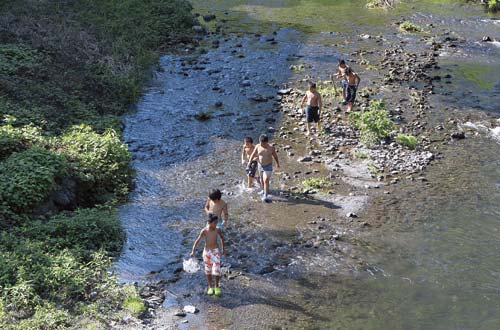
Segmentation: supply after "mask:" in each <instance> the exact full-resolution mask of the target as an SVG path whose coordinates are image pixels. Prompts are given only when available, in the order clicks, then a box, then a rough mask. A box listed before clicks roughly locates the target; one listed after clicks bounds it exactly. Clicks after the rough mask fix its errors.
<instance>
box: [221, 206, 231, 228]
mask: <svg viewBox="0 0 500 330" xmlns="http://www.w3.org/2000/svg"><path fill="white" fill-rule="evenodd" d="M222 215H223V220H222V223H223V224H225V223H226V221H227V220H228V219H229V212H228V211H227V203H226V204H225V205H224V208H223V209H222Z"/></svg>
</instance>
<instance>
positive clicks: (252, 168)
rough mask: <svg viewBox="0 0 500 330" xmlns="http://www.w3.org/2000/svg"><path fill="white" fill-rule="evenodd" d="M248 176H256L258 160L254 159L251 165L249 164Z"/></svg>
mask: <svg viewBox="0 0 500 330" xmlns="http://www.w3.org/2000/svg"><path fill="white" fill-rule="evenodd" d="M246 172H247V176H249V177H251V178H255V172H257V161H256V160H253V161H252V162H251V163H250V165H248V167H247V169H246Z"/></svg>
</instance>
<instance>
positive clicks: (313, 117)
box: [300, 83, 323, 135]
mask: <svg viewBox="0 0 500 330" xmlns="http://www.w3.org/2000/svg"><path fill="white" fill-rule="evenodd" d="M306 101H307V106H306V119H307V133H306V135H309V134H311V123H312V122H315V123H316V124H317V126H318V131H319V130H320V128H321V122H320V117H321V107H322V106H323V101H322V100H321V95H320V94H319V93H318V91H317V90H316V84H315V83H309V90H308V91H307V92H306V95H304V97H303V98H302V103H301V104H300V107H301V108H302V107H303V106H304V103H305V102H306Z"/></svg>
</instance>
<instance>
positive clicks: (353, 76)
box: [345, 67, 361, 112]
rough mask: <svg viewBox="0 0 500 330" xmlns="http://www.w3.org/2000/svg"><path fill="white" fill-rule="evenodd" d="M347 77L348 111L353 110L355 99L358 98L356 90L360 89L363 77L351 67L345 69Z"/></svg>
mask: <svg viewBox="0 0 500 330" xmlns="http://www.w3.org/2000/svg"><path fill="white" fill-rule="evenodd" d="M345 78H346V80H347V91H346V94H347V95H346V102H347V112H351V110H352V107H353V105H354V100H356V91H357V90H358V86H359V83H360V82H361V78H359V76H358V74H357V73H355V72H353V71H352V69H351V68H349V67H348V68H347V69H346V70H345Z"/></svg>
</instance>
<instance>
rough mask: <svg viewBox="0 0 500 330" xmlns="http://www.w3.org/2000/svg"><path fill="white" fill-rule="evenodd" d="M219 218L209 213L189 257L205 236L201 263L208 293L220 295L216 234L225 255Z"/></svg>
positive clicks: (218, 254)
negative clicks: (203, 267)
mask: <svg viewBox="0 0 500 330" xmlns="http://www.w3.org/2000/svg"><path fill="white" fill-rule="evenodd" d="M218 220H219V218H218V217H217V216H216V215H215V214H209V215H208V220H207V225H206V227H205V228H203V229H202V230H201V231H200V234H199V235H198V238H196V241H195V242H194V245H193V249H192V250H191V254H190V257H191V258H192V257H193V256H194V252H195V251H196V248H197V247H198V244H199V243H200V240H201V239H202V237H205V248H204V249H203V264H204V265H205V275H206V276H207V282H208V290H207V294H208V295H213V294H215V295H216V296H220V288H219V278H220V256H221V254H220V252H219V243H218V242H217V236H219V237H220V242H221V248H222V254H223V255H225V254H226V252H225V250H224V236H223V235H222V231H221V230H220V229H219V228H217V221H218ZM212 276H213V277H214V282H215V283H214V285H212Z"/></svg>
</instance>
